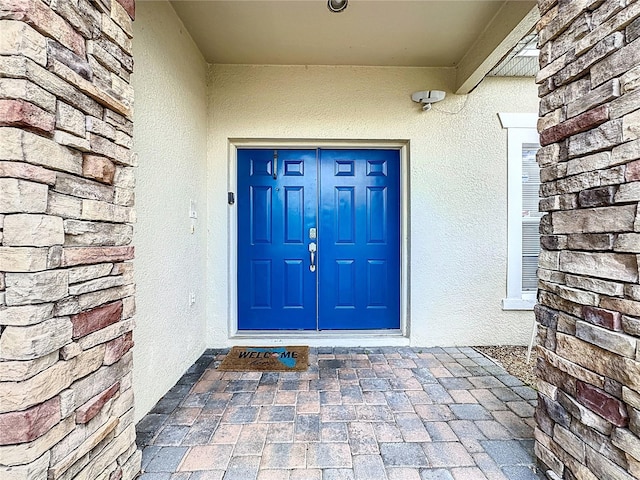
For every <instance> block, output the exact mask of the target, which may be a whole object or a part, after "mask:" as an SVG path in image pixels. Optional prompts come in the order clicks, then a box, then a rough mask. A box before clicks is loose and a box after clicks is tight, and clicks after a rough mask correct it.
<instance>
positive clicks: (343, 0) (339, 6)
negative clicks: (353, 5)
mask: <svg viewBox="0 0 640 480" xmlns="http://www.w3.org/2000/svg"><path fill="white" fill-rule="evenodd" d="M348 4H349V0H328V1H327V8H328V9H329V11H331V12H334V13H340V12H343V11H344V10H345V9H346V8H347V5H348Z"/></svg>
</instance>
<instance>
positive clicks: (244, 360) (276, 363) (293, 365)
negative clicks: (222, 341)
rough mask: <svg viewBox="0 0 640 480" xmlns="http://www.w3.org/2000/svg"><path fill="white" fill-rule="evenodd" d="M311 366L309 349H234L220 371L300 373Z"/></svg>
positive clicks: (219, 368) (221, 365)
mask: <svg viewBox="0 0 640 480" xmlns="http://www.w3.org/2000/svg"><path fill="white" fill-rule="evenodd" d="M308 366H309V347H306V346H304V347H233V348H232V349H231V351H230V352H229V353H228V354H227V356H226V357H225V359H224V360H223V361H222V363H221V364H220V366H219V367H218V370H226V371H235V372H251V371H258V372H299V371H304V370H306V369H307V367H308Z"/></svg>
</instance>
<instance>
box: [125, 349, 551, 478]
mask: <svg viewBox="0 0 640 480" xmlns="http://www.w3.org/2000/svg"><path fill="white" fill-rule="evenodd" d="M226 353H227V351H226V350H207V351H206V352H205V353H204V354H203V355H202V357H200V359H199V360H198V361H197V362H196V363H195V364H194V365H193V366H192V367H191V368H190V369H189V370H188V371H187V372H186V373H185V374H184V375H183V377H182V378H181V379H180V380H179V381H178V383H177V384H176V385H175V386H174V387H173V388H172V389H171V390H170V391H169V392H168V393H167V394H166V395H165V396H164V397H163V398H162V399H161V400H160V401H159V402H158V403H157V404H156V406H155V407H154V408H153V410H152V411H151V412H150V413H149V414H148V415H147V416H145V417H144V418H143V419H142V420H141V421H140V422H139V423H138V425H137V433H138V437H137V438H138V445H139V446H140V447H141V448H143V460H142V468H143V474H142V475H141V476H140V477H139V480H214V479H215V480H436V479H437V480H452V479H453V480H466V479H469V480H485V479H487V480H533V479H540V478H544V477H543V476H542V475H541V474H539V473H535V460H534V456H533V426H534V420H533V412H534V407H535V404H536V393H535V391H534V390H532V389H531V388H529V387H528V386H525V385H524V384H523V383H522V382H520V380H518V379H517V378H515V377H513V376H511V375H509V374H507V373H506V372H505V371H504V370H503V369H502V368H501V367H499V366H498V365H496V364H495V363H493V362H492V361H491V360H490V359H488V358H486V357H484V356H483V355H482V354H480V353H478V352H477V351H475V350H474V349H472V348H468V347H467V348H408V347H406V348H397V347H389V348H368V349H365V348H312V349H311V350H310V355H309V363H310V366H309V369H308V370H307V371H305V372H285V373H273V372H268V373H260V372H222V371H218V370H216V367H217V366H218V365H219V364H220V362H221V360H222V359H223V358H224V356H225V354H226Z"/></svg>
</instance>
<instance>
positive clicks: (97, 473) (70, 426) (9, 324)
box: [0, 0, 140, 480]
mask: <svg viewBox="0 0 640 480" xmlns="http://www.w3.org/2000/svg"><path fill="white" fill-rule="evenodd" d="M133 16H134V4H133V0H74V1H69V0H44V1H43V0H0V478H3V479H5V478H7V479H11V480H19V479H25V480H26V479H33V480H35V479H45V478H47V479H48V480H57V479H65V480H66V479H72V478H73V479H87V480H95V479H104V480H119V479H125V480H128V479H131V478H133V477H134V476H135V475H136V474H137V473H138V471H139V466H140V452H139V451H138V450H137V449H136V445H135V428H134V424H133V418H134V417H133V390H132V388H131V383H132V365H131V358H132V352H131V347H132V346H133V341H132V329H133V315H134V310H135V304H134V284H133V272H132V263H131V262H130V260H132V258H133V247H132V246H130V245H129V244H130V242H131V236H132V226H131V223H132V222H133V221H134V211H133V188H134V174H133V165H134V163H135V157H134V155H132V152H131V144H132V140H131V135H132V127H133V125H132V122H131V103H132V98H133V91H132V88H131V86H130V84H129V76H130V74H131V72H132V69H133V59H132V53H131V37H132V19H133Z"/></svg>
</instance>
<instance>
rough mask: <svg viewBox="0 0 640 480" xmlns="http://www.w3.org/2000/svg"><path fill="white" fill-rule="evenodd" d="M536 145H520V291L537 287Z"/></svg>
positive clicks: (538, 177)
mask: <svg viewBox="0 0 640 480" xmlns="http://www.w3.org/2000/svg"><path fill="white" fill-rule="evenodd" d="M538 148H539V146H538V145H532V144H524V145H523V146H522V291H523V292H531V291H535V290H536V289H537V288H538V276H537V268H538V255H539V254H540V233H539V226H540V216H541V214H540V212H539V211H538V203H539V201H540V195H539V190H540V168H539V167H538V163H537V162H536V152H537V151H538Z"/></svg>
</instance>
